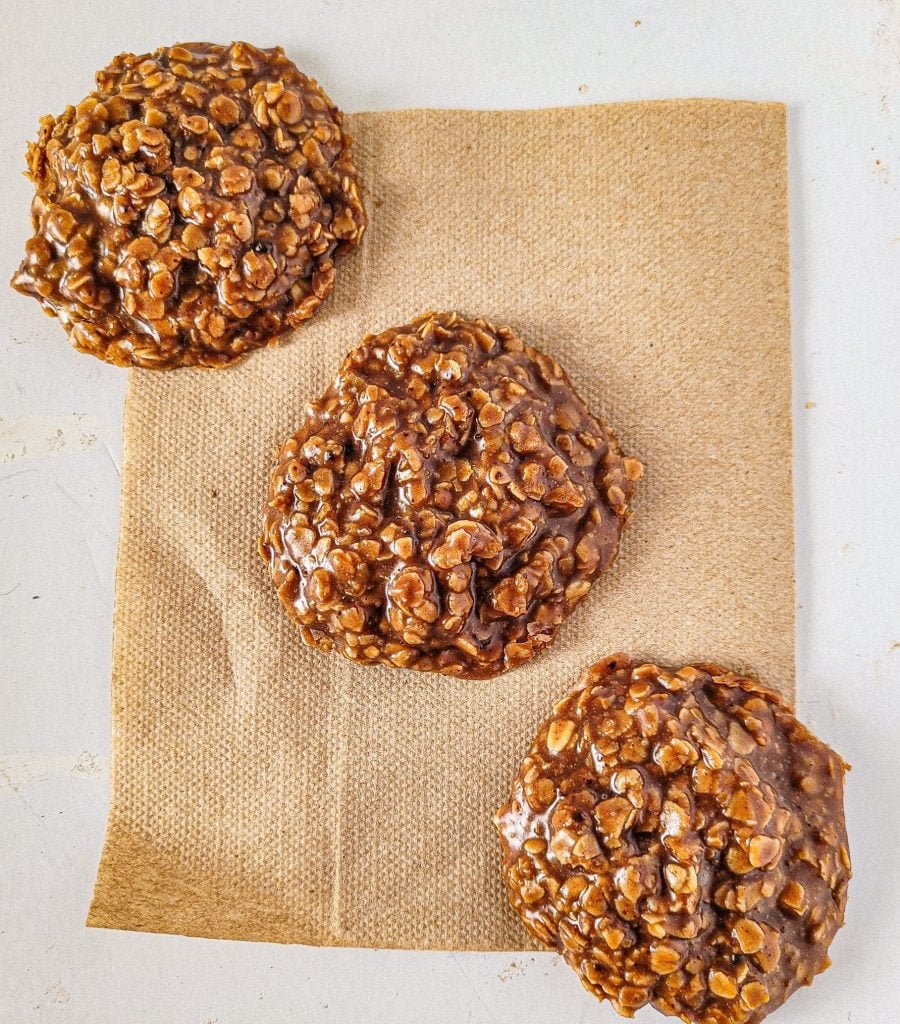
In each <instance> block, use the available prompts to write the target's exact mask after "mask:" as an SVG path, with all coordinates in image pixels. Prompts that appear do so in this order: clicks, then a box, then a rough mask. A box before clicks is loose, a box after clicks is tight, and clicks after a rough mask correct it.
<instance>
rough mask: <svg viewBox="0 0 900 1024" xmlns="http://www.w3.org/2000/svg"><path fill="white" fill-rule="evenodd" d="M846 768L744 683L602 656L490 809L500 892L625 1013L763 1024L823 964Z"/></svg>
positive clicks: (715, 672)
mask: <svg viewBox="0 0 900 1024" xmlns="http://www.w3.org/2000/svg"><path fill="white" fill-rule="evenodd" d="M845 767H846V766H845V765H844V764H843V762H842V761H841V759H840V757H838V755H837V754H835V753H834V751H832V750H831V749H829V748H828V747H827V746H825V744H823V743H821V742H820V741H819V740H818V739H816V737H815V736H813V735H812V734H811V733H810V732H809V731H808V730H807V729H806V728H805V727H804V726H803V725H801V724H800V723H799V722H798V721H797V720H796V718H794V716H793V715H792V714H791V712H790V711H789V710H788V709H787V708H786V707H785V706H784V705H783V704H782V703H781V700H780V698H778V697H777V695H775V694H774V693H772V692H771V691H770V690H768V689H766V688H765V687H763V686H761V685H760V684H759V683H757V682H756V681H754V680H752V679H748V678H745V677H742V676H738V675H734V674H732V673H730V672H727V671H725V670H724V669H722V668H719V667H718V666H713V665H707V666H696V667H688V668H683V669H681V670H679V671H675V670H671V669H664V668H660V667H659V666H656V665H640V666H635V665H632V664H631V662H630V661H629V659H628V658H627V657H625V656H624V655H618V656H615V657H612V658H609V659H607V660H606V661H603V662H600V663H598V664H597V665H595V666H594V667H593V668H592V669H591V670H590V671H589V672H588V673H587V675H586V676H585V678H584V680H583V681H582V683H581V684H580V686H579V687H578V688H576V689H575V690H574V691H573V692H572V693H571V694H570V695H569V696H567V697H565V698H564V699H563V700H561V701H560V702H559V703H558V704H557V705H556V707H555V708H554V710H553V713H552V715H551V716H550V717H549V718H548V719H547V721H546V722H545V723H544V724H543V726H542V727H541V729H540V731H539V732H538V735H537V737H536V738H535V741H534V744H533V746H532V748H531V750H530V751H529V753H528V756H527V757H526V758H525V760H524V761H523V763H522V766H521V768H520V770H519V772H518V775H517V776H516V779H515V782H514V785H513V790H512V794H511V796H510V799H509V801H508V802H507V803H506V804H505V805H504V806H503V807H502V808H501V809H500V810H499V811H498V812H497V816H496V819H495V820H496V824H497V827H498V829H499V832H500V838H501V846H502V850H503V875H504V879H505V882H506V885H507V890H508V894H509V898H510V902H511V903H512V906H513V908H514V909H515V911H516V912H517V913H518V914H519V916H520V917H521V918H522V920H523V922H524V923H525V926H526V927H527V928H528V930H529V931H530V932H531V934H532V935H534V936H535V937H536V938H537V939H538V940H539V941H540V942H542V943H544V944H545V945H547V946H549V947H551V948H553V949H557V950H559V951H560V952H561V953H562V954H563V956H564V957H565V959H566V960H567V962H568V963H569V965H570V966H571V967H573V968H574V969H575V971H576V972H577V973H578V975H579V977H580V979H581V981H582V983H583V984H584V986H585V987H586V988H587V989H588V990H589V991H590V992H592V993H593V994H594V995H596V996H597V997H598V998H600V999H609V1000H610V1001H611V1002H612V1004H613V1005H614V1006H615V1008H616V1009H617V1010H618V1011H619V1012H620V1013H623V1014H625V1015H626V1016H630V1015H631V1014H632V1013H633V1012H634V1011H635V1010H636V1009H638V1008H639V1007H641V1006H643V1005H645V1004H647V1003H652V1004H653V1005H654V1006H655V1007H656V1008H657V1009H659V1010H661V1011H662V1012H663V1013H667V1014H672V1015H674V1016H677V1017H680V1018H681V1019H682V1020H684V1021H689V1022H696V1024H756V1022H758V1021H760V1020H762V1019H763V1017H764V1016H765V1015H766V1014H767V1013H769V1012H771V1011H772V1010H774V1009H776V1008H777V1007H778V1006H780V1005H781V1004H782V1003H783V1002H784V1001H785V999H787V998H788V997H789V996H790V995H791V993H792V992H793V991H794V990H795V989H796V988H797V987H798V986H800V985H806V984H809V983H810V982H811V981H812V979H813V977H814V976H815V975H816V974H817V973H819V972H820V971H823V970H824V969H825V968H826V967H827V966H828V965H829V963H830V961H829V959H828V956H827V951H828V947H829V945H830V943H831V940H832V938H833V937H834V935H835V932H836V931H837V930H838V928H839V927H840V926H841V924H842V923H843V919H844V907H845V903H846V896H847V884H848V881H849V878H850V858H849V853H848V848H847V834H846V830H845V825H844V810H843V779H844V771H845Z"/></svg>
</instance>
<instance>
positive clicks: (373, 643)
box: [260, 313, 642, 678]
mask: <svg viewBox="0 0 900 1024" xmlns="http://www.w3.org/2000/svg"><path fill="white" fill-rule="evenodd" d="M641 470H642V467H641V464H640V463H639V462H638V461H637V460H636V459H629V458H623V456H622V455H621V453H620V452H619V447H618V445H617V443H616V440H615V438H614V437H613V435H612V434H611V432H610V431H609V429H608V428H607V427H606V426H605V425H604V424H603V423H602V422H601V421H599V420H597V419H596V418H595V417H594V416H592V415H591V414H590V412H589V411H588V410H587V408H586V407H585V405H584V403H583V402H582V400H581V399H580V398H579V397H578V395H577V394H576V393H575V391H574V389H573V387H572V385H571V383H570V381H569V379H568V377H567V376H566V375H565V373H564V372H563V371H562V369H560V367H559V365H558V364H557V363H556V361H555V360H554V359H552V358H551V357H550V356H547V355H544V354H542V353H540V352H537V351H536V350H535V349H532V348H529V347H528V346H526V345H524V344H523V343H522V341H520V339H519V338H518V337H517V336H516V335H515V334H514V333H513V331H512V330H511V329H510V328H508V327H493V326H492V325H491V324H489V323H486V322H485V321H483V320H475V321H467V320H463V319H461V318H460V317H459V316H457V315H456V314H453V313H428V314H425V315H424V316H420V317H419V318H418V319H416V320H414V321H413V322H412V323H411V324H409V325H407V326H405V327H398V328H394V329H392V330H388V331H384V332H383V333H382V334H377V335H370V336H368V337H367V338H366V339H365V340H364V341H363V343H362V344H361V345H360V346H359V348H357V349H355V350H354V351H353V352H351V353H350V355H348V356H347V358H346V359H345V360H344V363H343V365H342V366H341V368H340V371H339V372H338V375H337V379H336V380H335V382H334V384H332V386H331V387H330V388H329V389H328V390H327V391H326V392H325V394H324V395H323V396H322V398H321V399H320V400H319V401H317V402H314V403H312V404H311V405H310V406H309V407H308V408H307V410H306V418H305V420H304V422H303V424H302V426H301V427H300V429H299V430H298V432H297V433H296V434H295V435H294V436H293V437H291V438H289V439H288V440H287V441H286V442H285V443H284V445H283V446H282V448H281V450H280V452H279V453H278V456H277V459H276V463H275V467H274V470H273V472H272V478H271V483H270V488H269V496H268V504H267V506H266V510H265V520H264V525H263V535H262V539H261V541H260V553H261V554H262V557H263V559H264V560H265V561H266V562H267V563H268V565H269V566H270V568H271V571H272V575H273V578H274V581H275V586H276V588H277V590H278V595H279V597H280V598H281V600H282V602H283V603H284V605H285V607H286V608H287V610H288V613H289V614H290V615H291V617H292V618H294V619H295V620H296V621H297V622H298V623H300V626H301V630H300V635H301V637H302V638H303V640H304V641H305V642H306V643H307V644H310V645H312V646H315V647H319V648H322V649H323V650H331V649H332V648H334V649H336V650H338V651H340V652H341V653H342V654H344V655H346V656H347V657H348V658H352V659H353V660H354V661H358V662H364V663H371V662H384V663H386V664H389V665H399V666H404V667H407V668H415V669H423V670H429V671H436V672H443V673H446V674H448V675H456V676H467V677H471V678H477V677H486V676H492V675H496V674H497V673H499V672H502V671H504V670H505V669H508V668H511V667H513V666H515V665H518V664H520V663H521V662H523V661H526V660H527V659H528V658H531V657H532V656H533V655H534V654H536V653H537V652H538V651H540V650H542V649H543V648H544V647H546V646H547V645H548V644H549V643H551V641H552V640H553V637H554V634H555V632H556V629H557V627H558V626H559V624H560V623H561V622H562V621H563V619H564V618H565V617H566V616H567V615H568V614H569V612H570V611H571V610H572V609H573V608H574V607H575V605H576V604H578V602H579V601H581V600H582V598H583V597H584V596H585V594H587V592H588V590H589V589H590V586H591V583H592V581H593V580H594V579H595V578H596V577H597V576H598V575H599V574H600V573H601V572H603V571H604V570H605V569H606V568H608V566H609V565H610V563H611V562H612V560H613V558H614V557H615V555H616V551H617V549H618V546H619V538H620V536H621V533H622V529H623V528H624V526H625V523H626V521H627V519H628V516H629V504H628V503H629V499H630V498H631V495H632V493H633V491H634V487H635V481H636V480H637V479H638V477H639V476H640V475H641Z"/></svg>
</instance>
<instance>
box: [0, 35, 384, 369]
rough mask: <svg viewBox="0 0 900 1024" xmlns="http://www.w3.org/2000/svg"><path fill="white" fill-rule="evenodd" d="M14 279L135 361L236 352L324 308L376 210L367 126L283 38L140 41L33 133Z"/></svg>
mask: <svg viewBox="0 0 900 1024" xmlns="http://www.w3.org/2000/svg"><path fill="white" fill-rule="evenodd" d="M28 176H29V177H30V178H31V180H32V181H33V182H34V185H35V197H34V201H33V203H32V222H33V225H34V237H33V238H31V239H30V240H29V242H28V243H27V246H26V250H27V254H26V257H25V260H24V261H23V263H22V265H21V267H20V268H19V271H18V272H17V273H16V275H15V276H14V278H13V282H12V283H13V286H14V287H15V288H17V289H18V290H19V291H20V292H23V293H24V294H26V295H32V296H34V297H35V298H36V299H38V301H39V302H40V303H41V305H42V306H43V307H44V309H45V310H46V311H47V312H48V313H50V314H51V315H53V316H58V317H59V318H60V320H61V321H62V322H63V324H64V326H65V328H66V330H67V332H68V335H69V340H70V341H71V342H72V344H73V345H74V346H75V347H76V348H78V349H80V350H81V351H83V352H89V353H91V354H92V355H95V356H98V357H99V358H101V359H105V360H106V361H107V362H110V363H116V364H119V365H123V366H125V365H130V366H142V367H149V368H152V369H169V368H171V367H176V366H191V365H195V366H226V365H227V364H228V363H231V362H234V360H236V359H238V358H239V357H240V356H242V355H243V354H244V353H246V352H248V351H250V350H251V349H254V348H259V347H261V346H263V345H266V344H268V343H269V342H270V341H271V340H272V339H273V338H275V337H276V336H277V335H279V334H281V333H283V332H284V331H286V330H288V329H290V328H291V327H294V326H296V325H297V324H298V323H300V322H301V321H302V320H305V319H307V318H308V317H310V316H312V314H313V313H314V312H315V311H316V309H317V308H318V307H319V306H320V305H321V303H322V302H323V301H324V299H325V298H326V297H327V296H328V294H329V293H330V292H331V288H332V283H333V279H334V258H335V256H336V255H337V254H338V253H340V252H343V251H345V250H346V249H348V248H350V247H352V246H354V245H356V244H357V243H358V242H359V240H360V237H361V236H362V233H363V231H364V229H365V226H366V215H365V210H364V207H363V203H362V200H361V199H360V186H359V180H358V178H357V174H356V170H355V169H354V167H353V164H352V162H351V159H350V139H349V137H348V136H347V135H346V134H345V132H344V131H343V130H342V116H341V113H340V111H339V110H338V109H337V108H336V107H335V106H334V104H332V102H331V101H330V100H329V99H328V97H327V96H326V95H325V93H324V92H323V91H322V90H321V89H320V88H319V86H318V85H317V83H316V82H315V81H313V80H312V79H310V78H307V77H306V75H304V74H301V72H300V71H298V70H297V68H296V67H295V66H294V65H293V64H292V63H291V61H289V60H288V59H287V58H286V57H285V55H284V52H283V51H282V50H281V48H280V47H276V48H275V49H271V50H259V49H257V48H256V47H254V46H250V45H249V44H247V43H232V44H231V46H215V45H213V44H210V43H185V44H182V45H178V46H172V47H163V48H160V49H159V50H156V51H154V52H153V53H152V54H145V55H143V56H135V55H134V54H122V55H121V56H119V57H116V58H115V60H113V62H112V63H111V64H110V65H109V67H107V68H106V69H105V70H103V71H101V72H99V74H98V75H97V89H96V91H95V92H93V93H91V94H90V95H89V96H88V97H87V98H86V99H84V100H82V101H81V103H79V104H78V105H77V106H75V107H68V108H67V109H66V111H65V112H64V113H63V114H62V115H61V116H60V117H58V118H54V117H50V116H48V117H45V118H43V119H42V121H41V127H40V135H39V138H38V141H37V142H36V143H33V144H32V145H30V146H29V147H28Z"/></svg>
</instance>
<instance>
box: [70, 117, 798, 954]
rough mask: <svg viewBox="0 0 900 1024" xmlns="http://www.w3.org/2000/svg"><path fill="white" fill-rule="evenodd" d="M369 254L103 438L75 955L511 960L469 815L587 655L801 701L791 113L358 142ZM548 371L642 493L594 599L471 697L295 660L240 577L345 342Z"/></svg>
mask: <svg viewBox="0 0 900 1024" xmlns="http://www.w3.org/2000/svg"><path fill="white" fill-rule="evenodd" d="M349 127H350V130H351V132H352V134H353V136H354V139H355V154H356V157H357V160H358V164H359V167H360V171H361V173H362V175H363V179H364V181H365V182H366V183H367V186H368V190H369V196H368V204H369V210H370V215H371V225H370V228H369V232H368V234H367V235H366V237H365V239H364V241H363V245H362V247H361V249H360V250H359V251H358V252H356V253H354V254H352V255H350V256H348V257H346V258H345V259H344V260H343V261H342V262H341V263H340V266H339V268H338V275H337V278H338V279H337V286H336V289H335V293H334V296H333V297H332V299H331V300H330V301H329V302H328V303H326V305H325V306H324V307H323V309H322V310H321V311H320V312H319V313H318V314H317V315H316V317H315V318H314V319H313V320H311V321H310V322H309V323H308V324H307V325H306V326H304V327H302V328H301V329H300V330H298V331H296V332H295V334H294V335H293V336H291V337H290V338H289V339H287V340H285V341H284V342H283V343H282V344H281V345H279V346H278V347H275V348H272V349H268V350H265V351H262V352H257V353H255V354H253V355H251V356H250V357H249V358H248V359H247V360H246V361H245V362H243V363H242V364H241V365H239V366H237V367H235V368H233V369H229V370H225V371H220V372H210V371H193V370H181V371H176V372H173V373H162V374H154V373H150V372H146V371H137V372H133V373H132V374H131V377H130V380H129V391H128V400H127V406H126V415H125V465H124V470H123V498H122V527H121V529H122V532H121V538H120V546H119V564H118V571H117V581H116V585H117V595H116V617H115V648H114V659H113V777H112V781H113V786H112V806H111V810H110V817H109V828H108V834H107V838H106V846H105V849H104V852H103V857H102V862H101V865H100V870H99V877H98V879H97V884H96V890H95V893H94V900H93V905H92V907H91V911H90V917H89V923H90V924H91V925H96V926H104V927H112V928H129V929H140V930H149V931H163V932H184V933H187V934H192V935H207V936H219V937H227V938H240V939H264V940H274V941H279V942H304V943H314V944H336V945H361V946H389V947H412V948H445V949H518V948H522V947H525V946H527V945H528V943H527V940H526V938H525V933H524V931H523V930H522V929H521V928H520V927H519V926H518V924H517V922H516V920H515V919H514V917H513V915H512V913H511V911H510V910H509V909H508V907H507V904H506V899H505V896H504V894H503V892H502V889H501V884H500V875H499V870H498V867H499V851H498V844H497V842H496V839H495V836H494V832H493V827H492V824H491V814H492V812H493V810H494V808H496V807H497V806H498V805H499V803H500V802H501V800H502V799H503V797H504V795H505V793H506V791H507V786H508V784H509V782H510V780H511V778H512V775H513V772H514V769H515V767H516V764H517V762H518V759H519V758H520V757H521V756H522V755H523V753H524V752H525V750H526V748H527V746H528V744H529V741H530V739H531V736H532V734H533V732H534V730H535V728H536V727H537V725H538V723H539V722H540V721H541V719H542V718H543V717H544V716H545V714H546V713H547V711H548V709H549V707H550V705H551V703H552V702H553V701H554V700H555V699H556V698H558V697H559V696H561V695H562V694H563V693H564V692H565V691H566V690H567V689H568V688H569V687H570V686H571V685H572V684H574V683H575V681H576V680H577V678H578V676H579V674H580V673H581V671H582V670H583V669H584V668H586V667H587V666H588V665H589V664H591V663H592V662H593V661H594V660H596V659H597V658H599V657H600V656H602V655H606V654H609V653H612V652H614V651H619V650H624V651H628V652H630V653H631V654H633V655H635V656H639V657H641V658H647V659H652V660H658V661H662V662H677V663H684V662H687V661H690V660H701V659H702V660H718V661H721V662H723V663H725V664H727V665H729V666H733V667H735V668H738V669H745V670H747V669H753V670H756V671H757V672H758V673H759V674H760V675H761V676H762V678H763V679H764V680H765V681H767V682H769V683H771V684H772V685H774V686H776V687H779V688H780V689H781V690H782V691H783V692H786V693H787V694H788V695H790V694H791V693H792V687H793V662H794V608H793V604H794V599H793V540H792V523H793V516H792V505H791V436H790V396H791V384H790V331H789V301H788V240H787V202H786V174H785V170H786V158H785V112H784V108H783V107H782V106H781V105H776V104H755V103H731V102H718V101H689V102H659V103H634V104H620V105H615V106H595V107H580V108H577V109H567V110H545V111H537V112H534V111H521V112H513V113H507V112H493V113H479V112H462V111H404V112H399V113H378V114H361V115H358V116H354V117H352V118H350V119H349ZM429 308H431V309H455V310H458V311H460V312H462V313H466V314H469V315H478V316H484V317H486V318H487V319H490V320H493V321H495V322H500V323H509V324H511V325H512V326H513V327H514V328H516V329H517V330H518V331H519V333H520V334H521V336H522V337H523V338H524V339H525V340H526V341H527V342H529V343H530V344H533V345H536V346H538V347H539V348H543V349H545V350H546V351H548V352H551V353H553V355H555V356H556V357H558V359H559V360H560V362H561V363H562V365H563V366H564V367H565V368H566V370H567V371H568V373H569V375H570V376H571V378H572V380H573V382H574V383H575V386H576V387H577V388H578V390H579V391H580V393H581V394H582V396H583V397H584V398H585V400H586V401H587V403H588V405H589V406H590V407H591V408H592V409H593V410H594V411H595V412H597V413H598V414H601V415H603V416H604V417H606V418H607V419H608V421H609V422H610V424H611V425H612V426H613V429H614V430H615V431H616V433H617V434H618V436H619V438H620V441H621V443H622V446H623V448H624V450H625V451H626V452H627V453H629V454H633V455H636V456H638V457H639V458H641V459H642V460H643V461H644V462H645V463H646V467H647V472H646V478H645V481H644V482H643V485H642V487H641V490H640V492H639V495H638V497H637V500H636V508H635V513H634V517H633V519H632V521H631V525H630V527H629V529H628V531H627V532H626V537H625V540H624V543H623V546H622V550H621V553H620V556H619V559H618V562H617V563H616V565H615V567H614V569H613V571H612V572H611V573H610V574H609V575H608V576H607V577H605V578H603V579H601V580H600V581H599V582H598V584H597V585H595V587H594V589H593V591H592V593H591V595H590V597H589V598H588V599H587V600H586V601H585V602H584V603H583V604H582V606H581V607H580V608H579V609H578V611H577V612H576V613H575V615H574V616H573V617H572V618H571V619H570V620H569V621H568V622H567V623H566V624H564V625H563V627H562V629H561V630H560V633H559V636H558V639H557V641H556V643H555V645H554V646H553V647H552V648H551V649H550V651H549V652H548V653H546V654H544V655H543V656H540V657H539V658H538V659H536V660H534V661H532V662H530V663H529V664H528V665H526V666H525V667H524V668H520V669H518V670H516V671H515V672H512V673H509V674H507V675H503V676H500V677H498V678H496V679H492V680H488V681H484V680H481V681H476V682H465V681H459V680H454V679H450V678H445V677H442V676H433V675H428V674H424V673H414V672H410V671H405V670H397V669H388V668H363V667H357V666H354V665H353V664H351V663H350V662H348V661H346V660H344V659H342V658H340V657H339V656H337V655H326V654H321V653H319V652H317V651H313V650H309V649H307V648H305V647H303V646H302V645H301V644H300V641H299V639H298V635H297V632H296V629H295V627H294V626H293V625H292V624H291V623H290V622H289V621H288V620H287V618H286V616H285V614H284V613H283V612H282V609H281V607H280V605H279V603H278V601H277V599H276V596H275V593H274V590H273V587H272V586H271V583H270V580H269V577H268V573H267V570H266V569H265V567H264V566H263V564H262V562H261V560H260V559H259V557H258V555H257V554H256V537H257V533H258V529H259V523H260V517H261V508H262V502H263V500H264V495H265V491H266V483H267V475H268V471H269V465H270V460H271V458H272V456H273V454H274V451H275V449H276V446H277V445H278V443H279V442H280V441H281V440H282V438H283V437H285V436H286V435H287V434H289V433H291V432H292V431H293V430H294V429H295V428H296V426H297V424H298V420H299V417H300V415H301V411H302V407H303V403H304V401H305V400H307V399H310V398H312V397H314V396H316V395H318V393H319V392H320V391H321V390H322V389H323V388H324V387H325V386H326V385H327V384H328V383H329V381H330V380H331V379H332V377H333V376H334V374H335V372H336V370H337V367H338V364H339V362H340V360H341V358H342V356H343V355H344V354H345V353H346V352H347V351H348V349H350V348H351V347H353V346H354V345H356V344H357V343H358V342H359V341H360V339H361V338H362V337H363V335H364V334H365V333H366V332H367V331H375V330H381V329H383V328H385V327H388V326H391V325H394V324H401V323H404V322H406V321H408V320H410V319H411V318H412V317H413V316H415V315H416V314H418V313H420V312H422V311H423V310H426V309H429Z"/></svg>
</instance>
